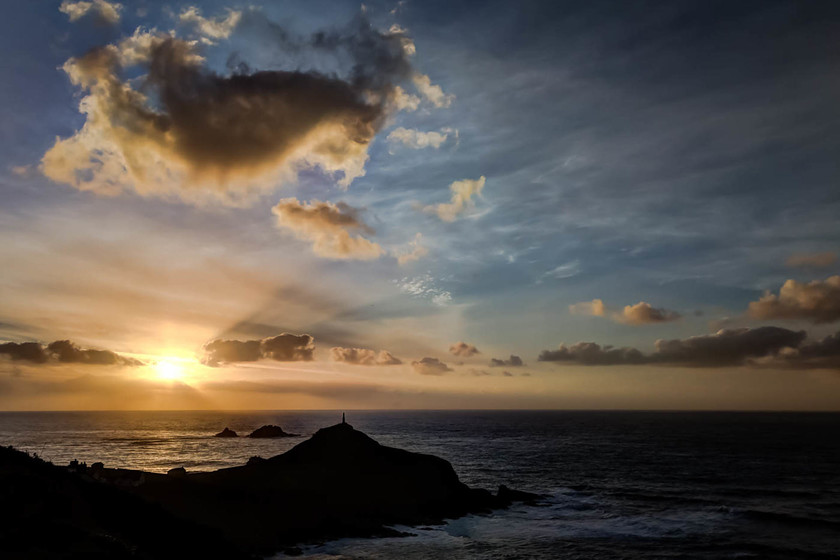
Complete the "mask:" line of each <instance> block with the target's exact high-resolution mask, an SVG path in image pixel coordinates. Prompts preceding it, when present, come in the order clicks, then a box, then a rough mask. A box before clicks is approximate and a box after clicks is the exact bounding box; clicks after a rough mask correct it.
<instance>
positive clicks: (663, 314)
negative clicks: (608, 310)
mask: <svg viewBox="0 0 840 560" xmlns="http://www.w3.org/2000/svg"><path fill="white" fill-rule="evenodd" d="M679 318H680V314H679V313H677V312H676V311H670V310H668V309H661V308H656V307H653V306H652V305H651V304H649V303H647V302H644V301H640V302H639V303H637V304H636V305H626V306H625V307H624V309H623V310H622V311H621V313H617V314H616V316H615V320H616V321H618V322H620V323H624V324H626V325H650V324H652V323H667V322H670V321H676V320H677V319H679Z"/></svg>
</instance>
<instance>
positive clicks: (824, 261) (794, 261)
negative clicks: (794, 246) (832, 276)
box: [785, 251, 837, 268]
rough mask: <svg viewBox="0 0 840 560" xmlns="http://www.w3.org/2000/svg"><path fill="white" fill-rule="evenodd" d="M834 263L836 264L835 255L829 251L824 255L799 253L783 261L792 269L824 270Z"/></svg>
mask: <svg viewBox="0 0 840 560" xmlns="http://www.w3.org/2000/svg"><path fill="white" fill-rule="evenodd" d="M835 262H837V253H832V252H830V251H829V252H825V253H800V254H796V255H791V256H790V257H788V260H787V261H785V264H787V265H788V266H790V267H793V268H800V267H801V268H824V267H827V266H831V265H833V264H834V263H835Z"/></svg>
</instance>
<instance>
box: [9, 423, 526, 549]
mask: <svg viewBox="0 0 840 560" xmlns="http://www.w3.org/2000/svg"><path fill="white" fill-rule="evenodd" d="M49 468H50V469H52V471H50V472H54V471H60V473H58V474H55V476H59V475H60V476H61V477H65V478H66V477H71V478H72V479H73V480H74V484H78V485H81V484H82V482H83V480H82V479H85V477H86V476H87V475H85V474H84V473H77V474H71V473H69V472H67V471H66V470H64V469H59V468H58V467H52V466H51V465H50V466H49ZM113 470H114V469H104V470H103V473H102V474H103V475H104V476H103V477H102V479H103V480H108V478H109V477H108V474H109V471H113ZM129 472H135V473H139V471H129ZM141 474H142V475H143V476H142V480H143V482H142V484H139V485H128V486H124V487H121V488H120V489H119V490H118V489H117V488H115V487H114V486H112V485H110V484H105V483H97V482H95V481H94V480H93V479H92V478H91V479H90V482H87V481H86V480H85V481H84V483H85V484H88V485H89V486H85V488H86V490H85V491H80V493H79V501H81V502H84V501H85V500H86V499H87V498H86V494H85V493H86V492H93V491H94V489H97V488H99V490H97V491H107V492H111V493H115V495H116V496H121V499H123V500H125V501H126V503H129V502H131V501H132V500H133V501H135V502H136V501H137V500H138V499H139V500H140V502H142V503H143V504H145V507H146V508H149V507H154V508H156V509H157V510H159V511H160V514H159V515H158V519H166V520H167V521H168V523H170V524H171V525H169V526H168V527H169V529H170V530H173V531H176V532H177V531H179V530H180V528H181V527H182V526H184V525H185V524H186V526H187V528H188V529H191V530H192V531H197V530H199V529H197V527H198V528H201V530H206V531H208V532H209V533H211V534H212V535H213V539H215V540H214V542H216V541H221V543H223V545H224V546H223V547H222V545H220V548H218V550H215V549H213V550H212V552H211V553H210V556H206V555H204V554H198V553H195V552H194V551H190V553H189V554H186V555H184V557H190V558H193V557H194V558H199V557H211V558H217V557H220V556H221V557H226V558H231V559H233V558H237V557H239V556H241V555H246V554H262V555H268V554H271V553H273V552H276V551H278V550H282V549H284V548H288V547H289V546H292V545H294V544H296V543H301V542H307V541H314V540H324V539H332V538H339V537H347V536H385V535H395V534H397V533H396V532H395V531H393V530H392V529H387V528H386V526H387V525H394V524H405V525H419V524H429V523H436V522H440V521H442V520H444V519H446V518H455V517H459V516H462V515H464V514H467V513H476V512H485V511H489V510H491V509H493V508H499V507H505V506H507V505H509V504H510V503H511V501H519V500H525V501H532V500H533V499H536V498H537V496H536V495H534V494H529V493H524V492H522V493H521V492H517V491H515V490H510V489H508V488H506V487H502V488H500V492H499V494H498V495H496V496H494V495H492V494H491V493H490V492H488V491H486V490H477V489H471V488H469V487H467V486H466V485H465V484H463V483H462V482H461V481H459V480H458V476H457V474H455V471H454V470H453V468H452V465H450V464H449V462H447V461H445V460H443V459H441V458H439V457H435V456H432V455H425V454H420V453H411V452H409V451H404V450H401V449H395V448H392V447H386V446H383V445H380V444H379V443H377V442H376V441H374V440H373V439H371V438H370V437H368V436H367V435H365V434H363V433H362V432H359V431H358V430H355V429H353V427H352V426H350V425H349V424H344V423H342V424H338V425H335V426H332V427H329V428H324V429H322V430H319V431H318V433H316V434H315V435H314V436H313V437H312V438H310V439H308V440H307V441H304V442H302V443H300V444H298V445H297V446H295V447H294V448H293V449H291V450H289V451H287V452H286V453H284V454H282V455H278V456H276V457H272V458H270V459H261V460H251V461H249V462H248V464H247V465H243V466H240V467H233V468H229V469H222V470H218V471H214V472H209V473H185V474H183V475H182V476H167V475H160V474H153V473H141ZM0 497H2V496H0ZM131 503H133V502H131ZM111 509H112V511H110V512H108V513H107V515H109V516H112V515H113V516H117V517H119V516H120V515H128V514H127V513H126V512H125V509H124V506H118V507H113V508H111ZM137 517H138V515H137V514H133V513H132V514H131V517H130V519H132V520H134V519H137ZM128 519H129V518H126V520H125V521H124V522H123V523H124V524H128V523H129V520H128ZM179 520H180V521H179ZM0 530H2V529H0ZM33 530H34V527H33ZM102 530H103V531H104V533H102V534H105V535H111V534H112V533H110V532H108V529H107V528H102ZM190 534H191V533H190V532H189V530H185V532H184V535H183V539H184V540H183V541H182V542H186V539H189V540H192V539H190ZM152 536H155V535H152ZM114 538H119V539H125V537H123V536H122V533H119V534H118V535H116V536H115V537H114ZM136 538H138V539H139V538H141V537H136ZM36 540H37V539H36ZM15 542H21V541H15ZM126 542H127V543H132V544H133V541H131V540H127V541H126ZM0 544H1V543H0ZM126 546H128V544H127V545H126ZM185 546H186V545H185ZM211 548H212V547H211ZM180 550H181V554H183V548H181V549H180ZM231 551H235V553H234V552H231ZM237 555H239V556H237ZM174 556H177V554H175V553H172V554H169V553H168V552H166V553H162V554H161V555H159V556H157V557H161V558H169V557H174Z"/></svg>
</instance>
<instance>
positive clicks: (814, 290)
mask: <svg viewBox="0 0 840 560" xmlns="http://www.w3.org/2000/svg"><path fill="white" fill-rule="evenodd" d="M747 314H748V315H749V316H750V317H752V318H753V319H802V320H806V321H810V322H812V323H815V324H820V323H833V322H835V321H837V320H840V276H830V277H828V278H826V279H825V280H814V281H813V282H809V283H807V284H806V283H804V282H797V281H796V280H787V281H786V282H785V283H784V284H783V285H782V287H781V289H780V290H779V293H778V295H777V294H774V293H772V292H769V291H768V292H766V293H765V294H764V295H763V296H761V298H760V299H759V300H758V301H753V302H750V304H749V307H748V309H747Z"/></svg>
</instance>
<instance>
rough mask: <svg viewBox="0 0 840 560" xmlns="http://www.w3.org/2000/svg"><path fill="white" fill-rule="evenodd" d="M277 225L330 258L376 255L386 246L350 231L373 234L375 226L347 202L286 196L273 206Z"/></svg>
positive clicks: (367, 258)
mask: <svg viewBox="0 0 840 560" xmlns="http://www.w3.org/2000/svg"><path fill="white" fill-rule="evenodd" d="M271 211H272V213H274V215H275V216H277V225H278V227H281V228H284V229H288V230H290V231H291V232H292V233H293V234H294V236H295V237H297V238H298V239H303V240H306V241H311V242H312V251H313V252H314V253H315V254H316V255H318V256H320V257H326V258H331V259H357V260H371V259H377V258H379V257H380V256H381V255H382V254H384V252H385V251H384V250H383V249H382V247H380V246H379V244H377V243H374V242H373V241H370V240H369V239H366V238H364V237H362V236H361V235H351V233H350V232H351V231H352V232H360V233H365V234H368V235H372V234H373V233H375V232H374V230H373V228H371V227H370V226H368V225H367V224H366V223H364V222H363V221H362V219H361V217H360V216H359V210H358V209H357V208H353V207H352V206H350V205H349V204H345V203H344V202H338V203H335V204H333V203H332V202H326V201H320V200H312V201H310V202H308V203H301V202H300V201H299V200H298V199H296V198H284V199H282V200H280V202H278V203H277V205H275V206H274V208H272V209H271Z"/></svg>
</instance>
